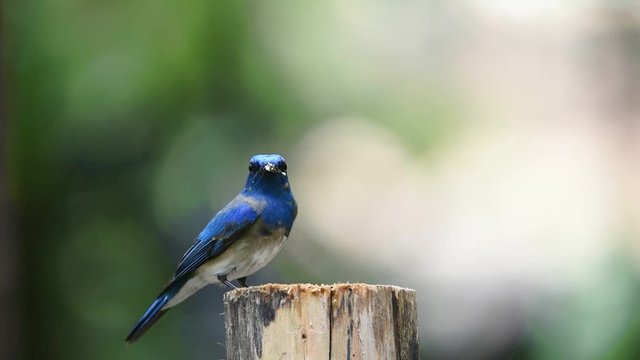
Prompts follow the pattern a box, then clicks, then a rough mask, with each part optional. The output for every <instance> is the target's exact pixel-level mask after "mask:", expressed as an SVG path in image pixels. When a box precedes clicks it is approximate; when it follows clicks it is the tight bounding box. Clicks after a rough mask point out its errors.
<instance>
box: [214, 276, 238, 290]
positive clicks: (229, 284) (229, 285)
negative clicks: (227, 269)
mask: <svg viewBox="0 0 640 360" xmlns="http://www.w3.org/2000/svg"><path fill="white" fill-rule="evenodd" d="M218 281H220V282H221V283H223V284H225V285H227V287H228V288H229V289H231V290H237V289H238V287H237V286H235V285H233V283H232V282H231V281H229V280H228V279H227V275H226V274H225V275H219V276H218Z"/></svg>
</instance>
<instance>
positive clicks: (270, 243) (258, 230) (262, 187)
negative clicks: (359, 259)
mask: <svg viewBox="0 0 640 360" xmlns="http://www.w3.org/2000/svg"><path fill="white" fill-rule="evenodd" d="M286 171H287V164H286V162H285V160H284V158H283V157H282V156H280V155H275V154H274V155H256V156H254V157H252V158H251V160H250V161H249V175H248V177H247V182H246V184H245V187H244V188H243V189H242V191H241V192H240V194H238V195H237V196H236V197H235V198H234V199H233V200H231V202H230V203H229V204H227V206H225V207H224V208H223V209H222V210H220V211H219V212H218V213H217V214H216V215H215V216H214V217H213V218H212V219H211V221H210V222H209V223H208V224H207V226H205V228H204V229H203V230H202V231H201V232H200V234H199V235H198V236H197V238H196V240H195V242H194V243H193V245H192V246H191V247H190V248H189V250H187V252H186V253H185V254H184V255H183V257H182V259H181V260H180V264H178V268H177V270H176V272H175V274H174V275H173V277H172V279H171V281H170V282H169V284H168V285H167V286H166V287H165V289H164V290H163V291H162V292H161V293H160V295H159V296H158V297H157V298H156V300H155V301H154V302H153V303H152V304H151V306H150V307H149V308H148V309H147V311H146V312H145V313H144V315H142V317H141V318H140V320H138V322H137V323H136V325H135V326H134V328H133V330H132V331H131V333H130V334H129V336H127V338H126V341H128V342H133V341H135V340H137V339H138V338H139V337H140V336H142V335H143V334H144V333H145V332H146V331H147V330H148V329H149V327H151V326H152V325H153V324H154V323H155V322H156V321H157V320H158V319H159V318H160V317H161V316H162V315H163V314H164V313H165V312H166V311H167V310H169V309H170V308H171V307H172V306H175V305H177V304H178V303H180V302H181V301H183V300H184V299H186V298H187V297H189V296H190V295H192V294H193V293H195V292H196V291H198V290H199V289H201V288H202V287H204V286H206V285H208V284H212V283H223V284H225V285H227V286H228V287H230V288H235V285H233V283H232V282H231V281H232V280H238V282H239V283H240V284H241V285H242V286H246V278H247V276H248V275H251V274H253V273H254V272H256V271H258V270H259V269H260V268H262V267H263V266H264V265H266V264H267V263H268V262H269V261H271V259H273V257H274V256H275V255H276V254H277V253H278V251H280V248H281V247H282V246H283V245H284V242H285V241H286V239H287V237H288V236H289V232H290V231H291V227H292V225H293V221H294V220H295V217H296V215H297V213H298V207H297V204H296V202H295V200H294V198H293V194H292V193H291V189H290V186H289V180H288V177H287V173H286Z"/></svg>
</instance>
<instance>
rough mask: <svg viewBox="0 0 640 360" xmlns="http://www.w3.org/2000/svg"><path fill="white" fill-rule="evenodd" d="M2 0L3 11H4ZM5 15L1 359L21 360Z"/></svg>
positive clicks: (0, 67)
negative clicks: (9, 161)
mask: <svg viewBox="0 0 640 360" xmlns="http://www.w3.org/2000/svg"><path fill="white" fill-rule="evenodd" d="M3 5H4V2H3V1H2V0H0V9H4V6H3ZM4 19H5V17H4V13H1V14H0V359H6V360H12V359H17V358H18V353H17V340H18V336H17V332H18V331H19V329H18V311H17V301H16V285H17V282H16V266H17V256H16V247H15V243H13V238H12V237H11V231H10V229H9V223H10V221H9V190H8V184H7V182H8V181H7V180H8V176H7V175H8V174H7V171H8V169H7V167H8V164H7V139H8V136H7V129H8V119H7V99H6V88H5V85H6V81H5V79H6V69H7V66H6V62H7V59H6V52H5V50H6V49H5V47H6V42H5V33H4V25H5V24H4Z"/></svg>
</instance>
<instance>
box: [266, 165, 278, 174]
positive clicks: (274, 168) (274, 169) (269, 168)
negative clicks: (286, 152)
mask: <svg viewBox="0 0 640 360" xmlns="http://www.w3.org/2000/svg"><path fill="white" fill-rule="evenodd" d="M264 169H265V170H267V171H268V172H270V173H275V172H279V170H278V167H277V166H275V165H273V164H272V163H268V164H267V165H265V166H264Z"/></svg>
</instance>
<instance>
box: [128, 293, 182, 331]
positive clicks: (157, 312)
mask: <svg viewBox="0 0 640 360" xmlns="http://www.w3.org/2000/svg"><path fill="white" fill-rule="evenodd" d="M185 282H186V281H180V282H172V283H171V284H170V285H169V286H167V288H166V289H164V290H163V291H162V292H161V293H160V295H158V297H157V298H156V300H155V301H154V302H153V303H151V306H149V308H148V309H147V311H145V312H144V315H142V317H141V318H140V320H138V322H137V323H136V324H135V326H134V327H133V330H131V332H130V333H129V335H128V336H127V338H126V339H125V341H127V342H129V343H132V342H134V341H136V340H137V339H138V338H139V337H140V336H142V335H144V333H145V332H147V330H149V328H150V327H151V326H152V325H153V324H155V322H156V321H158V319H160V317H162V315H164V314H165V313H166V312H167V311H169V309H162V308H163V307H164V306H165V305H166V304H167V303H168V302H169V301H170V300H171V299H172V298H173V297H174V296H175V295H176V294H177V293H178V291H180V288H182V286H183V285H184V284H185Z"/></svg>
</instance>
